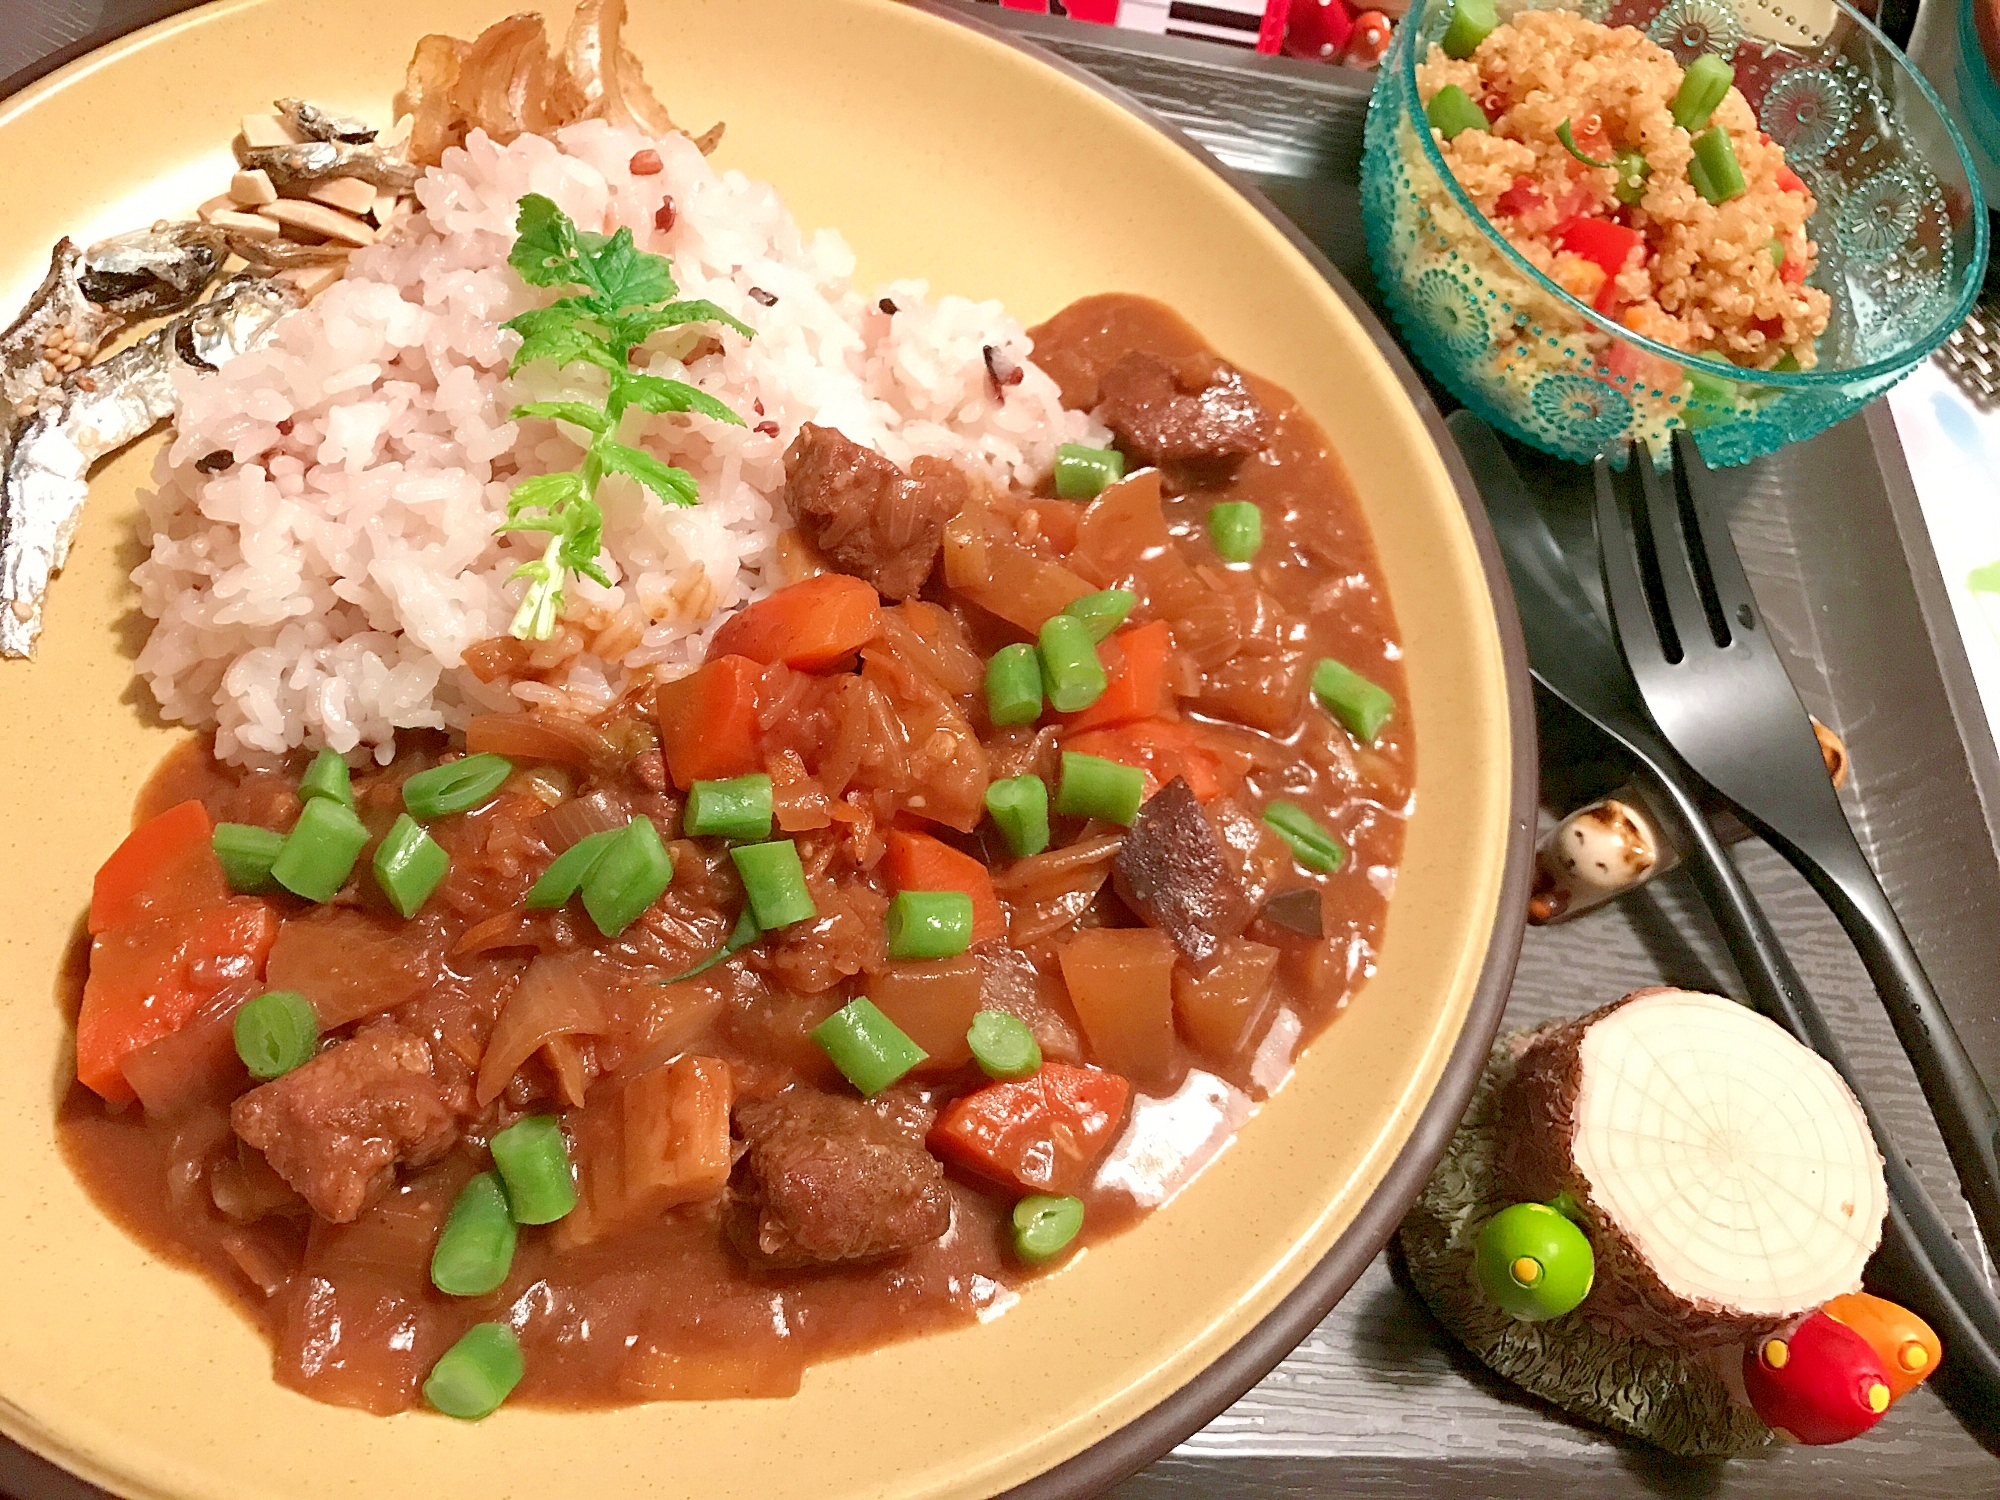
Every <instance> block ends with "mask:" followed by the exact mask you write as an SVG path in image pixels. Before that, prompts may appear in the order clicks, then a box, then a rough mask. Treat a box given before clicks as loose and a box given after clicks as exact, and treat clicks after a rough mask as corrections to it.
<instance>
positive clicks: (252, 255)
mask: <svg viewBox="0 0 2000 1500" xmlns="http://www.w3.org/2000/svg"><path fill="white" fill-rule="evenodd" d="M229 248H230V251H231V252H232V253H233V254H236V255H240V256H242V257H243V258H244V259H245V260H247V261H248V262H250V264H251V265H253V266H261V267H262V268H263V269H265V270H267V271H296V270H298V269H300V268H301V267H305V266H334V265H339V264H341V263H342V262H343V261H345V260H346V259H347V256H348V252H349V251H350V250H351V249H352V248H353V247H352V246H351V245H340V244H335V243H333V242H331V241H329V242H328V243H326V244H324V245H302V244H300V243H299V242H298V241H297V240H286V239H264V238H261V237H260V236H256V235H251V234H244V233H239V232H238V231H236V230H233V229H232V230H231V231H230V232H229Z"/></svg>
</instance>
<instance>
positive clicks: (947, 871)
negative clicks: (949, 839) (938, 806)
mask: <svg viewBox="0 0 2000 1500" xmlns="http://www.w3.org/2000/svg"><path fill="white" fill-rule="evenodd" d="M888 846H889V850H888V853H887V855H885V856H884V858H883V860H882V873H883V875H884V877H886V878H887V880H888V882H889V884H891V885H893V886H894V887H895V888H896V889H897V890H899V891H964V892H965V893H966V895H968V896H970V897H971V898H972V941H973V942H975V943H983V942H986V941H987V940H988V939H989V938H997V937H1005V936H1006V935H1007V914H1006V913H1005V912H1004V911H1002V910H1001V909H1000V898H999V897H998V896H997V895H995V894H994V893H993V877H992V875H991V874H989V873H988V872H987V869H986V866H984V865H982V864H981V863H980V862H979V861H978V860H976V859H974V858H973V857H972V856H971V855H970V854H961V853H960V852H959V851H958V850H956V849H954V848H952V847H951V845H949V844H947V843H944V842H942V841H941V840H938V839H934V838H932V837H931V836H930V835H929V834H927V833H911V832H910V831H908V830H907V829H902V828H894V829H891V830H890V831H889V837H888Z"/></svg>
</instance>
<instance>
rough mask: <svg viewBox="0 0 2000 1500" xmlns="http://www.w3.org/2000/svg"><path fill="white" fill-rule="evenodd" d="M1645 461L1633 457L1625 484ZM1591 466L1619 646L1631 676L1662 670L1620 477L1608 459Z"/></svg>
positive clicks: (1607, 591)
mask: <svg viewBox="0 0 2000 1500" xmlns="http://www.w3.org/2000/svg"><path fill="white" fill-rule="evenodd" d="M1645 462H1646V460H1645V459H1644V458H1643V457H1641V456H1639V455H1638V454H1636V453H1635V454H1633V456H1632V457H1631V459H1630V460H1629V461H1628V463H1627V464H1626V475H1627V480H1628V483H1629V479H1630V474H1631V470H1633V469H1635V468H1637V467H1639V466H1640V465H1642V464H1644V463H1645ZM1591 467H1592V476H1591V477H1592V480H1593V482H1594V485H1595V488H1596V491H1597V503H1596V506H1595V507H1594V509H1595V513H1596V519H1597V552H1598V556H1599V558H1600V560H1601V561H1602V563H1603V567H1604V597H1605V599H1606V600H1607V601H1608V602H1609V603H1610V605H1611V618H1612V622H1613V623H1614V624H1615V625H1616V626H1617V627H1618V644H1619V645H1620V646H1621V647H1623V648H1624V652H1625V660H1626V661H1627V662H1628V663H1629V664H1630V665H1631V667H1632V669H1633V670H1634V671H1635V672H1636V671H1638V670H1640V669H1641V668H1644V667H1649V666H1650V667H1660V666H1665V665H1666V653H1665V652H1664V651H1663V650H1662V649H1661V646H1660V635H1659V630H1658V627H1657V626H1655V624H1654V623H1653V610H1652V606H1651V605H1649V604H1648V603H1647V602H1646V585H1645V583H1644V582H1643V581H1642V580H1641V578H1640V576H1639V554H1638V550H1637V538H1636V537H1635V536H1634V535H1633V533H1632V527H1631V522H1630V521H1629V520H1628V519H1627V516H1626V512H1625V507H1624V506H1623V505H1622V504H1621V503H1620V500H1619V494H1618V490H1619V476H1618V475H1617V474H1615V473H1613V472H1612V469H1611V461H1610V460H1609V459H1608V458H1604V457H1602V456H1600V457H1599V458H1598V460H1597V462H1596V463H1595V464H1593V465H1592V466H1591Z"/></svg>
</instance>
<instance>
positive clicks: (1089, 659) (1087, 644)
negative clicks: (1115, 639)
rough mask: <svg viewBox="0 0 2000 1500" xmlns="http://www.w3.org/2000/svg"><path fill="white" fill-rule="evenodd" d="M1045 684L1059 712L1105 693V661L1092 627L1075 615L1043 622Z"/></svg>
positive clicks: (1073, 709)
mask: <svg viewBox="0 0 2000 1500" xmlns="http://www.w3.org/2000/svg"><path fill="white" fill-rule="evenodd" d="M1040 640H1041V644H1040V647H1039V649H1040V652H1041V657H1042V687H1043V690H1044V691H1045V692H1047V694H1048V698H1049V706H1050V707H1051V708H1053V709H1054V710H1055V711H1056V712H1057V713H1059V714H1073V713H1077V712H1079V711H1081V710H1083V709H1086V708H1088V707H1090V705H1091V704H1093V703H1095V702H1096V701H1097V700H1098V699H1099V698H1100V697H1102V696H1103V694H1104V688H1105V683H1106V678H1105V675H1104V663H1103V662H1102V661H1101V660H1099V659H1098V655H1097V642H1096V641H1095V640H1094V639H1092V637H1091V634H1090V627H1089V626H1088V625H1086V624H1084V622H1083V621H1081V620H1079V619H1078V618H1077V617H1076V616H1075V615H1050V616H1049V617H1048V619H1047V620H1046V621H1044V622H1043V624H1042V631H1041V638H1040Z"/></svg>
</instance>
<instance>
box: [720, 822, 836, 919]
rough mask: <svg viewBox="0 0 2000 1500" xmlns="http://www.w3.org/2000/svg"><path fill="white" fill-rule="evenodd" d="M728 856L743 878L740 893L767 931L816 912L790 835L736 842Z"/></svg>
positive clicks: (803, 869)
mask: <svg viewBox="0 0 2000 1500" xmlns="http://www.w3.org/2000/svg"><path fill="white" fill-rule="evenodd" d="M729 858H730V859H731V860H732V861H733V862H734V863H735V865H736V873H737V874H738V875H740V876H741V877H742V878H743V894H744V895H745V896H747V897H749V899H750V910H751V911H752V912H753V913H754V914H755V915H756V918H757V925H758V926H759V927H761V928H763V929H764V930H765V931H766V932H774V931H776V930H777V929H778V928H780V927H789V926H791V925H792V923H794V922H803V921H805V920H807V919H808V918H809V917H814V916H817V915H818V914H819V908H818V907H817V906H815V905H813V898H812V892H811V891H810V890H808V889H807V888H806V871H805V866H804V865H802V864H800V863H799V846H798V845H797V844H795V843H793V842H792V841H791V840H790V839H774V840H772V841H771V842H770V843H768V844H737V845H735V846H733V847H732V848H731V849H730V851H729Z"/></svg>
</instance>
